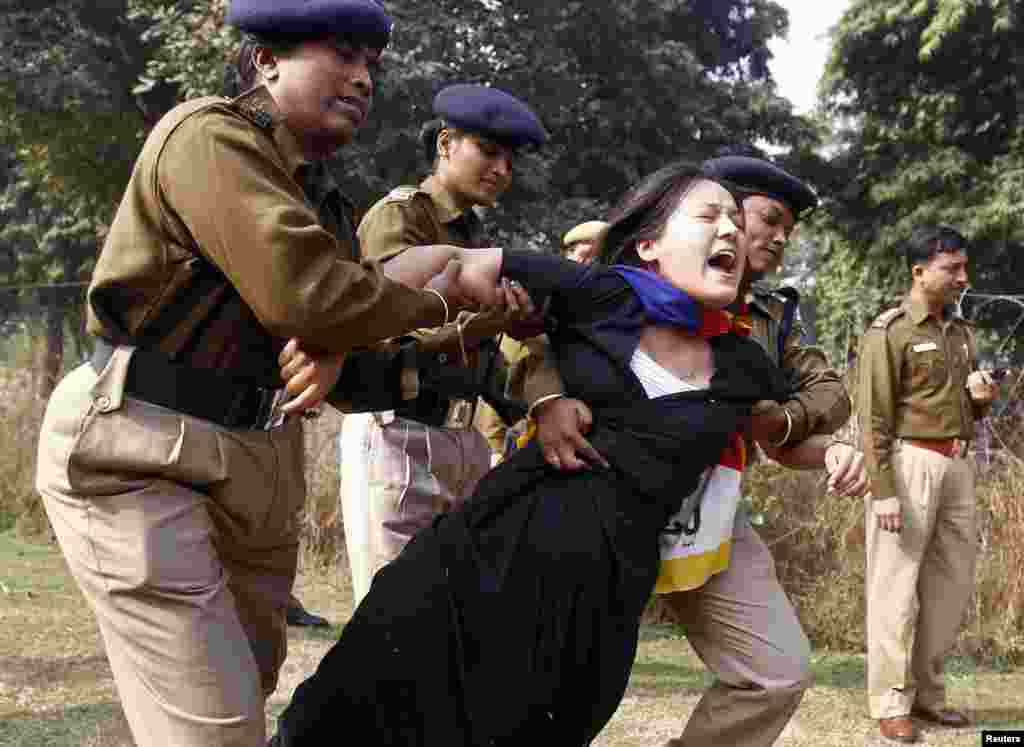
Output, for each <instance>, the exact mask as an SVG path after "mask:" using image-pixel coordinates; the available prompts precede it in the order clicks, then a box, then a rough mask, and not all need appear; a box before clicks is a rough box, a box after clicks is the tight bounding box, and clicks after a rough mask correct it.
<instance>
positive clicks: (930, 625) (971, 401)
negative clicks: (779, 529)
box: [857, 226, 996, 742]
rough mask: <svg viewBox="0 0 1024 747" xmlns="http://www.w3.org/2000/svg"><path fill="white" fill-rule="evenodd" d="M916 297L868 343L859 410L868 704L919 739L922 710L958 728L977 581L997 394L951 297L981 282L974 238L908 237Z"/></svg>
mask: <svg viewBox="0 0 1024 747" xmlns="http://www.w3.org/2000/svg"><path fill="white" fill-rule="evenodd" d="M906 252H907V263H908V265H909V267H910V273H911V278H912V285H911V288H910V293H909V295H908V296H907V299H906V300H905V301H904V302H903V304H902V305H900V306H899V307H897V308H894V309H890V310H888V311H886V312H885V313H884V314H882V315H881V316H879V317H878V318H877V319H876V320H875V321H874V322H872V324H871V326H870V327H869V328H868V330H867V332H866V333H865V334H864V337H863V339H862V341H861V347H860V354H859V357H858V370H859V377H858V378H859V383H858V397H857V406H858V415H859V419H860V425H861V433H862V438H863V446H864V453H865V455H866V457H867V465H868V471H869V473H870V475H871V483H872V490H873V493H874V497H873V498H869V499H868V501H867V505H866V522H867V525H866V526H867V543H866V549H867V579H866V583H867V639H868V641H867V643H868V705H869V708H870V711H871V716H872V718H875V719H878V721H879V727H880V731H881V733H882V735H883V736H885V737H888V738H890V739H895V740H898V741H902V742H913V741H915V740H916V739H917V738H918V731H917V727H916V726H915V724H914V722H913V721H911V719H910V716H911V715H913V716H917V717H919V718H921V719H924V720H926V721H930V722H933V723H938V724H943V725H946V726H954V727H956V726H966V725H967V723H968V720H967V718H966V717H965V716H964V715H963V714H962V713H960V712H958V711H955V710H952V709H949V708H947V707H946V689H945V683H944V681H943V666H944V659H945V656H946V653H947V652H948V651H949V649H950V648H951V647H952V646H953V644H954V643H955V641H956V635H957V631H958V629H959V627H960V623H961V621H962V620H963V614H964V609H965V606H966V604H967V601H968V599H969V597H970V595H971V590H972V588H973V583H974V561H975V553H976V544H977V523H976V515H975V499H974V478H975V474H974V471H975V467H974V463H973V461H972V460H971V459H969V458H968V454H967V451H968V446H969V444H970V441H971V439H972V438H973V437H974V421H975V420H976V419H978V418H980V417H982V416H983V415H984V413H985V412H986V410H987V408H988V406H989V405H990V404H991V402H992V400H993V399H994V397H995V394H996V385H995V383H994V382H993V381H992V378H991V376H990V375H989V374H987V373H983V372H980V371H974V372H973V373H972V372H971V369H972V368H973V367H974V365H975V361H976V357H977V356H976V350H975V344H974V336H973V333H972V330H971V325H970V324H969V323H968V322H966V321H965V320H964V319H963V318H961V317H959V316H958V315H957V314H956V312H955V311H954V310H953V309H952V308H951V304H952V302H953V301H955V300H956V298H957V296H958V295H959V294H960V293H962V292H963V291H964V290H965V289H966V288H967V284H968V280H967V263H968V252H969V248H968V244H967V241H966V239H965V238H964V237H963V236H962V235H961V234H960V233H959V232H958V231H956V230H955V229H953V228H950V227H947V226H926V227H923V228H921V229H919V230H918V231H917V232H915V234H914V235H913V236H912V238H911V239H910V241H909V242H908V243H907V246H906Z"/></svg>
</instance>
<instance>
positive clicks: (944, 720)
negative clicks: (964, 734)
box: [910, 706, 971, 729]
mask: <svg viewBox="0 0 1024 747" xmlns="http://www.w3.org/2000/svg"><path fill="white" fill-rule="evenodd" d="M910 714H911V715H912V716H915V717H917V718H919V719H921V720H922V721H931V722H932V723H933V724H941V725H942V726H950V727H952V728H954V729H961V728H963V727H965V726H969V725H970V723H971V721H970V719H969V718H967V716H965V715H964V714H962V713H960V711H954V710H953V709H952V708H939V709H937V710H932V709H930V708H921V707H920V706H914V707H913V708H911V709H910Z"/></svg>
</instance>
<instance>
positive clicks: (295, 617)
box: [286, 607, 331, 628]
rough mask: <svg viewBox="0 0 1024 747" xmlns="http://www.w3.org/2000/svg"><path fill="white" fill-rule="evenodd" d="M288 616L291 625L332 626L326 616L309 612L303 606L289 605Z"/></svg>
mask: <svg viewBox="0 0 1024 747" xmlns="http://www.w3.org/2000/svg"><path fill="white" fill-rule="evenodd" d="M286 617H287V619H288V624H289V625H294V626H296V627H299V628H329V627H330V626H331V624H330V623H329V622H327V620H326V619H325V618H323V617H320V615H314V614H313V613H312V612H307V611H306V610H305V609H304V608H302V607H289V608H288V613H287V615H286Z"/></svg>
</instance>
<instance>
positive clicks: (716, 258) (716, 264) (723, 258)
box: [708, 249, 739, 273]
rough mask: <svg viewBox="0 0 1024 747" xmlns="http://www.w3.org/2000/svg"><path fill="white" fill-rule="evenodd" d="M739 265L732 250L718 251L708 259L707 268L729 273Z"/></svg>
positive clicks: (737, 258)
mask: <svg viewBox="0 0 1024 747" xmlns="http://www.w3.org/2000/svg"><path fill="white" fill-rule="evenodd" d="M738 265H739V257H737V256H736V252H735V250H733V249H719V250H718V251H716V252H714V253H713V254H712V255H711V256H710V257H708V266H710V267H713V268H715V269H716V270H721V271H722V272H729V273H731V272H732V271H733V270H735V269H736V268H737V266H738Z"/></svg>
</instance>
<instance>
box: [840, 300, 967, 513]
mask: <svg viewBox="0 0 1024 747" xmlns="http://www.w3.org/2000/svg"><path fill="white" fill-rule="evenodd" d="M976 359H977V349H976V347H975V341H974V334H973V332H972V329H971V324H970V322H968V321H966V320H964V319H961V318H959V317H953V316H949V315H947V316H946V318H944V319H943V320H941V321H940V320H938V319H936V318H935V317H934V316H932V315H931V314H929V312H928V309H927V308H926V307H925V306H924V305H923V304H919V303H917V302H915V301H912V300H910V299H908V300H907V301H905V302H904V303H903V304H902V305H901V306H899V307H898V308H895V309H890V310H889V311H886V312H885V313H884V314H882V315H881V316H879V317H878V318H877V319H875V321H874V322H872V323H871V326H870V327H869V328H868V330H867V332H865V333H864V337H863V339H862V340H861V346H860V355H859V356H858V362H857V368H858V387H857V388H858V393H857V408H858V416H859V420H860V427H861V438H862V440H863V449H864V458H865V464H866V466H867V471H868V476H869V477H870V479H871V485H872V492H873V493H874V496H875V498H876V499H878V500H881V499H886V498H895V497H897V496H898V493H897V491H896V480H895V474H894V471H893V463H892V454H893V444H894V442H895V440H896V439H898V438H920V439H947V438H959V439H963V440H965V441H969V440H971V439H972V438H973V437H974V421H975V419H976V418H977V417H979V416H980V415H981V414H982V409H981V408H976V407H975V406H974V405H973V403H972V402H971V398H970V395H969V394H968V391H967V376H968V374H970V372H971V370H972V368H973V367H974V362H975V361H976Z"/></svg>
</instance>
